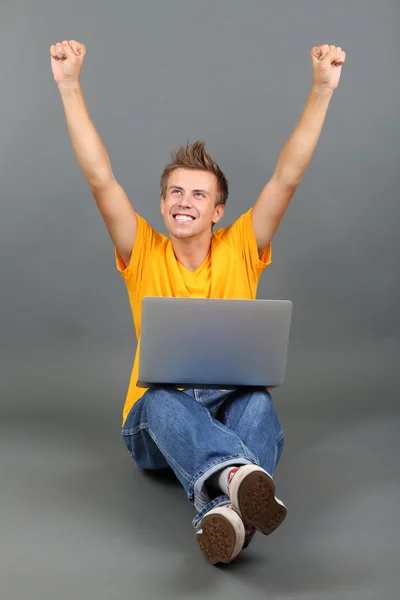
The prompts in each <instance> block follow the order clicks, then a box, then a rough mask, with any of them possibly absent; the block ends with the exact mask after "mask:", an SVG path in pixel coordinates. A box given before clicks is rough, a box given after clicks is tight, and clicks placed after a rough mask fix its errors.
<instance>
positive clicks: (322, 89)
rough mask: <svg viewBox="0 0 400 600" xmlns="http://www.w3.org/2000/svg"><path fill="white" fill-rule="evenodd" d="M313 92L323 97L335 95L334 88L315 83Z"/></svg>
mask: <svg viewBox="0 0 400 600" xmlns="http://www.w3.org/2000/svg"><path fill="white" fill-rule="evenodd" d="M311 92H312V93H313V94H314V95H315V96H321V97H322V98H325V97H327V98H329V97H331V96H332V95H333V92H334V90H332V89H331V88H328V87H326V86H322V85H317V84H313V86H312V89H311Z"/></svg>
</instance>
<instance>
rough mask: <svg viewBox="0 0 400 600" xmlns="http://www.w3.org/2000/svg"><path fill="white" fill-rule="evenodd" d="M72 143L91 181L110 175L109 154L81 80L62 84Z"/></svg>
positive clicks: (61, 88)
mask: <svg viewBox="0 0 400 600" xmlns="http://www.w3.org/2000/svg"><path fill="white" fill-rule="evenodd" d="M58 88H59V90H60V94H61V98H62V102H63V105H64V111H65V117H66V121H67V126H68V131H69V135H70V138H71V142H72V147H73V149H74V152H75V154H76V157H77V159H78V163H79V166H80V167H81V169H82V171H83V174H84V175H85V177H86V179H87V180H88V182H89V184H99V183H101V182H103V181H107V180H108V179H110V178H111V177H112V176H113V175H112V168H111V162H110V158H109V156H108V154H107V151H106V149H105V147H104V144H103V142H102V141H101V138H100V136H99V134H98V132H97V131H96V128H95V126H94V124H93V122H92V120H91V118H90V116H89V113H88V110H87V108H86V104H85V100H84V97H83V92H82V89H81V86H80V84H79V82H74V83H73V84H71V83H67V84H59V85H58Z"/></svg>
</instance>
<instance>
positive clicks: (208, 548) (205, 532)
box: [196, 515, 236, 565]
mask: <svg viewBox="0 0 400 600" xmlns="http://www.w3.org/2000/svg"><path fill="white" fill-rule="evenodd" d="M201 526H202V533H198V534H197V536H196V538H197V541H198V543H199V546H200V550H201V551H202V553H203V554H204V556H205V558H206V560H207V562H209V563H210V564H212V565H214V564H216V563H218V562H222V563H229V562H231V561H232V560H233V559H234V558H235V557H234V556H232V554H233V552H234V549H235V542H236V535H235V531H234V529H233V527H232V525H231V524H230V523H229V521H228V520H227V519H225V518H224V517H223V516H222V515H210V516H205V517H204V519H203V520H202V523H201Z"/></svg>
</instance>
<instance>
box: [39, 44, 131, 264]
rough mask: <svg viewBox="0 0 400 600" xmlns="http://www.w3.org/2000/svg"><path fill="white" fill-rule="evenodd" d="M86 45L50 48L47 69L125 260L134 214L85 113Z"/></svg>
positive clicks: (79, 156)
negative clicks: (83, 72)
mask: <svg viewBox="0 0 400 600" xmlns="http://www.w3.org/2000/svg"><path fill="white" fill-rule="evenodd" d="M85 55H86V47H85V46H84V44H80V43H79V42H76V41H74V40H71V41H63V42H61V43H57V44H55V45H53V46H51V47H50V57H51V68H52V71H53V75H54V80H55V82H56V83H57V85H58V89H59V91H60V94H61V98H62V102H63V105H64V111H65V116H66V121H67V126H68V131H69V135H70V138H71V141H72V146H73V149H74V151H75V154H76V157H77V159H78V163H79V166H80V167H81V169H82V171H83V174H84V175H85V177H86V179H87V181H88V183H89V186H90V189H91V191H92V194H93V197H94V199H95V201H96V204H97V206H98V208H99V211H100V213H101V215H102V217H103V220H104V223H105V225H106V227H107V229H108V232H109V234H110V237H111V239H112V241H113V243H114V245H115V247H116V248H117V249H118V251H119V253H120V254H121V256H122V258H123V259H124V262H125V263H126V264H128V263H129V260H130V256H131V252H132V247H133V243H134V241H135V237H136V231H137V217H136V213H135V211H134V208H133V206H132V204H131V203H130V201H129V199H128V197H127V195H126V193H125V191H124V190H123V188H122V187H121V185H120V184H119V183H118V182H117V181H116V179H115V177H114V174H113V171H112V167H111V162H110V158H109V156H108V154H107V151H106V149H105V147H104V144H103V142H102V141H101V138H100V136H99V134H98V132H97V131H96V128H95V126H94V124H93V122H92V120H91V118H90V116H89V113H88V110H87V108H86V104H85V100H84V96H83V92H82V89H81V85H80V82H79V75H80V71H81V68H82V64H83V61H84V58H85Z"/></svg>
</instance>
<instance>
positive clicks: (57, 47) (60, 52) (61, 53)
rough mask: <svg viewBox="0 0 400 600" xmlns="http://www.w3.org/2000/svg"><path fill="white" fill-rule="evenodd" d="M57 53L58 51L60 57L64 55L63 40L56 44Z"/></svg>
mask: <svg viewBox="0 0 400 600" xmlns="http://www.w3.org/2000/svg"><path fill="white" fill-rule="evenodd" d="M56 53H57V57H58V58H63V57H64V48H63V46H62V44H61V42H57V44H56Z"/></svg>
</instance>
